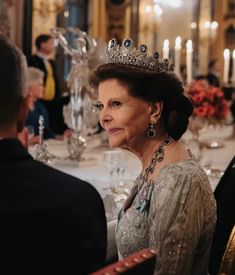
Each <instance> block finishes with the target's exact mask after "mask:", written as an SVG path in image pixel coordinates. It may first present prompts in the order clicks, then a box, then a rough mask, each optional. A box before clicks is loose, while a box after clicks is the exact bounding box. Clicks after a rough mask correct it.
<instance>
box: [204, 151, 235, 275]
mask: <svg viewBox="0 0 235 275" xmlns="http://www.w3.org/2000/svg"><path fill="white" fill-rule="evenodd" d="M214 195H215V199H216V204H217V221H216V226H215V232H214V237H213V241H212V247H211V255H210V261H209V274H210V275H218V272H219V270H220V265H221V262H222V258H223V255H224V253H225V249H226V245H227V243H228V240H229V236H230V234H231V231H232V229H233V227H234V225H235V156H234V157H233V159H232V160H231V162H230V163H229V165H228V167H227V169H226V170H225V172H224V175H223V176H222V178H221V180H220V181H219V183H218V185H217V187H216V189H215V192H214Z"/></svg>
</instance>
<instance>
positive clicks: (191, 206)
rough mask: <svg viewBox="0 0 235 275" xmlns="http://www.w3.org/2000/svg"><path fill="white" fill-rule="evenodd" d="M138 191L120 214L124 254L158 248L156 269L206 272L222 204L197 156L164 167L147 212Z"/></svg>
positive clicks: (181, 274)
mask: <svg viewBox="0 0 235 275" xmlns="http://www.w3.org/2000/svg"><path fill="white" fill-rule="evenodd" d="M135 189H136V190H137V186H134V187H133V190H135ZM139 191H140V190H139ZM139 191H137V195H136V196H138V192H139ZM136 196H135V198H134V200H133V203H132V205H131V206H130V207H129V208H128V209H127V210H125V207H123V209H122V210H121V212H120V215H119V222H118V225H117V231H116V240H117V247H118V251H119V255H120V257H121V258H122V257H126V256H128V255H130V254H132V253H133V252H135V251H138V250H141V249H142V248H153V249H155V250H157V261H156V269H155V274H157V275H160V274H161V275H167V274H177V275H184V274H193V275H204V274H205V275H206V274H207V265H208V260H209V253H210V247H211V242H212V236H213V232H214V226H215V222H216V205H215V200H214V196H213V193H212V190H211V187H210V184H209V181H208V178H207V176H206V174H205V172H204V171H203V169H202V168H201V167H200V166H199V164H198V163H197V162H196V161H195V160H194V158H191V159H188V160H185V161H181V162H178V163H175V164H171V165H168V166H166V167H164V168H162V169H161V170H160V172H159V174H158V176H157V178H156V180H155V181H154V186H153V188H152V190H151V196H150V202H149V207H148V208H147V210H146V211H140V209H138V206H137V205H136V203H137V202H138V200H137V199H136Z"/></svg>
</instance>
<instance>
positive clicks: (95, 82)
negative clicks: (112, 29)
mask: <svg viewBox="0 0 235 275" xmlns="http://www.w3.org/2000/svg"><path fill="white" fill-rule="evenodd" d="M108 79H117V80H118V81H119V83H120V84H121V85H123V86H124V87H126V88H127V89H128V91H129V94H130V95H131V96H133V97H138V98H141V99H143V100H144V101H146V102H149V103H156V102H158V101H162V102H163V111H162V116H163V119H164V125H165V129H166V131H167V133H168V134H169V135H170V136H171V137H172V138H173V139H175V140H178V139H180V138H181V136H182V135H183V134H184V132H185V131H186V130H187V127H188V123H189V117H190V116H191V114H192V112H193V104H192V101H191V99H190V98H189V97H187V96H186V95H185V94H184V87H183V84H182V81H181V80H180V79H179V78H178V77H177V75H176V74H175V73H173V72H167V73H156V72H153V71H149V70H145V69H140V68H138V67H135V66H130V65H122V64H104V65H101V66H100V67H98V69H97V70H96V71H94V73H93V74H92V76H91V78H90V84H91V85H92V86H93V87H94V88H98V86H99V83H101V82H103V81H105V80H108Z"/></svg>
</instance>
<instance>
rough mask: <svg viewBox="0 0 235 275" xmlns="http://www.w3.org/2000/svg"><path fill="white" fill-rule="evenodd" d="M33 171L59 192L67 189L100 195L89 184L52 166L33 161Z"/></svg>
mask: <svg viewBox="0 0 235 275" xmlns="http://www.w3.org/2000/svg"><path fill="white" fill-rule="evenodd" d="M30 162H31V164H30V166H31V171H32V173H34V175H35V176H36V175H38V177H39V178H40V179H41V181H43V182H45V183H46V184H49V185H55V187H56V188H57V189H58V190H59V189H61V190H63V189H66V190H68V191H71V190H72V191H73V192H81V190H83V191H84V192H89V194H94V195H95V196H96V195H97V194H98V192H97V190H96V189H95V188H94V187H93V186H92V185H91V184H90V183H88V182H86V181H84V180H82V179H80V178H77V177H74V176H71V175H69V174H66V173H64V172H62V171H59V170H57V169H55V168H53V167H51V166H48V165H46V164H43V163H41V162H39V161H36V160H31V161H30Z"/></svg>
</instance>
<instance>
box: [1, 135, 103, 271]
mask: <svg viewBox="0 0 235 275" xmlns="http://www.w3.org/2000/svg"><path fill="white" fill-rule="evenodd" d="M0 220H1V236H0V250H1V266H0V270H1V274H88V273H89V272H90V271H93V270H95V269H97V268H99V267H100V266H102V264H103V263H104V261H105V254H106V233H107V232H106V218H105V212H104V206H103V202H102V199H101V197H100V195H99V194H98V192H97V191H96V190H95V188H94V187H92V186H91V185H90V184H89V183H87V182H84V181H82V180H80V179H77V178H75V177H72V176H69V175H67V174H65V173H62V172H60V171H58V170H56V169H53V168H51V167H49V166H47V165H44V164H43V163H40V162H38V161H35V160H34V159H32V157H31V156H30V155H29V154H28V152H27V151H26V150H25V149H24V147H23V146H22V145H21V143H20V142H19V141H18V140H17V139H3V140H0ZM5 265H6V267H7V269H6V268H5V269H3V268H4V266H5ZM3 270H4V271H3Z"/></svg>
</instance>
